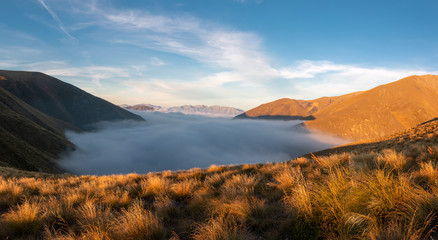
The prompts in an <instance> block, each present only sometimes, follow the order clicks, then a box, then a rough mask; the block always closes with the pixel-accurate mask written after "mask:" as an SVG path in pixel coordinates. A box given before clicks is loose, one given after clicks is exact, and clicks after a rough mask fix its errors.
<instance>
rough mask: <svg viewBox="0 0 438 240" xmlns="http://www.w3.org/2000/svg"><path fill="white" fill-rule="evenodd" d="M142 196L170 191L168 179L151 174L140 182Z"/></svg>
mask: <svg viewBox="0 0 438 240" xmlns="http://www.w3.org/2000/svg"><path fill="white" fill-rule="evenodd" d="M140 186H141V190H142V193H141V194H142V196H155V195H164V194H167V193H168V192H169V191H170V181H169V180H168V179H166V178H164V177H159V176H151V177H149V178H148V179H147V180H143V181H142V182H141V183H140Z"/></svg>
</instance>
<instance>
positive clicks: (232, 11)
mask: <svg viewBox="0 0 438 240" xmlns="http://www.w3.org/2000/svg"><path fill="white" fill-rule="evenodd" d="M0 9H2V10H3V11H2V14H1V15H0V36H2V37H1V38H0V68H1V69H11V70H28V71H41V72H45V73H47V74H50V75H53V76H56V77H58V78H60V79H61V80H64V81H67V82H69V83H72V84H74V85H76V86H78V87H80V88H82V89H84V90H86V91H89V92H91V93H93V94H95V95H97V96H99V97H103V98H105V99H107V100H109V101H111V102H113V103H115V104H122V103H128V104H136V103H151V104H155V105H162V106H167V107H168V106H174V105H183V104H207V105H226V106H233V107H238V108H241V109H244V110H247V109H250V108H252V107H255V106H257V105H259V104H262V103H265V102H268V101H272V100H275V99H279V98H283V97H289V98H297V99H313V98H317V97H322V96H334V95H340V94H345V93H348V92H352V91H358V90H366V89H369V88H372V87H374V86H377V85H380V84H384V83H388V82H392V81H395V80H397V79H400V78H403V77H406V76H409V75H413V74H417V75H420V74H438V65H437V64H436V63H437V62H438V2H437V1H436V0H416V1H413V0H412V1H405V0H398V1H392V0H386V1H374V0H368V1H359V0H342V1H341V0H332V1H327V0H305V1H304V0H270V1H268V0H199V1H171V0H135V1H134V0H132V1H122V0H90V1H83V0H2V1H1V2H0Z"/></svg>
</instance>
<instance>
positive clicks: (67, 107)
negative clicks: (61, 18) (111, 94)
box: [0, 70, 144, 130]
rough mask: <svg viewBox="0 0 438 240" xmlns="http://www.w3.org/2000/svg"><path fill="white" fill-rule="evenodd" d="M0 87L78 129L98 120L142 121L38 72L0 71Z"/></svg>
mask: <svg viewBox="0 0 438 240" xmlns="http://www.w3.org/2000/svg"><path fill="white" fill-rule="evenodd" d="M0 75H1V76H4V77H5V78H6V79H7V80H2V81H0V87H3V88H4V89H5V90H7V91H8V92H10V93H11V94H13V95H15V96H16V97H18V98H19V99H21V100H22V101H24V102H26V103H27V104H29V105H30V106H32V107H33V108H35V109H37V110H39V111H41V112H43V113H45V114H47V115H49V116H51V117H54V118H56V119H59V120H62V121H64V122H67V123H70V124H71V125H74V126H76V127H77V128H79V129H82V130H89V129H91V128H92V126H91V125H92V124H93V123H96V122H98V121H115V120H125V119H131V120H136V121H144V119H143V118H142V117H140V116H137V115H135V114H133V113H131V112H129V111H126V110H125V109H122V108H120V107H118V106H116V105H114V104H112V103H110V102H108V101H106V100H103V99H101V98H98V97H96V96H93V95H91V94H89V93H87V92H85V91H83V90H81V89H79V88H78V87H76V86H74V85H71V84H69V83H66V82H63V81H61V80H59V79H57V78H54V77H52V76H49V75H46V74H44V73H40V72H24V71H7V70H0Z"/></svg>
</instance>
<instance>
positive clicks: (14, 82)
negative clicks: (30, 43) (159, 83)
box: [0, 70, 144, 173]
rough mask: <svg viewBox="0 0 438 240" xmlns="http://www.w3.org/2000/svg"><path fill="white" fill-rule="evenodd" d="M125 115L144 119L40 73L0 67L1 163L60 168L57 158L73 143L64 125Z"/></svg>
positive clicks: (82, 125)
mask: <svg viewBox="0 0 438 240" xmlns="http://www.w3.org/2000/svg"><path fill="white" fill-rule="evenodd" d="M83 101H85V102H86V104H83ZM71 102H74V104H76V105H75V106H73V107H72V106H69V103H71ZM99 106H103V107H102V109H99V110H96V108H99ZM95 110H96V112H97V113H96V112H94V111H95ZM78 111H82V112H81V114H79V113H78ZM126 119H131V120H139V121H141V120H143V121H144V119H143V118H141V117H140V116H137V115H135V114H133V113H130V112H129V111H126V110H124V109H122V108H119V107H117V106H115V105H113V104H111V103H109V102H107V101H105V100H103V99H100V98H98V97H95V96H93V95H91V94H89V93H86V92H85V91H83V90H81V89H79V88H77V87H75V86H73V85H71V84H68V83H65V82H62V81H61V80H59V79H56V78H53V77H51V76H48V75H45V74H43V73H36V72H22V71H7V70H0V156H1V158H0V166H3V167H13V168H17V169H21V170H30V171H42V172H51V173H59V172H62V170H61V169H59V168H58V167H57V164H56V159H57V158H59V156H60V155H61V154H63V153H64V152H66V151H69V150H72V149H74V148H75V146H74V145H73V144H72V143H71V142H69V141H68V140H67V139H66V137H65V134H64V132H65V131H66V130H70V131H77V132H80V131H84V130H88V129H90V126H92V124H94V123H97V122H99V121H109V120H126Z"/></svg>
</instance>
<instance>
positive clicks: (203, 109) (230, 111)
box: [120, 104, 243, 117]
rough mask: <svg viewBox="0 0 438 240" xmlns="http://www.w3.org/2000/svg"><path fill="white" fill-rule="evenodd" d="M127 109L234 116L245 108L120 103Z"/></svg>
mask: <svg viewBox="0 0 438 240" xmlns="http://www.w3.org/2000/svg"><path fill="white" fill-rule="evenodd" d="M120 106H121V107H124V108H126V109H131V110H138V111H157V112H165V113H169V112H173V113H183V114H186V115H201V116H215V117H234V116H237V115H239V114H241V113H243V110H240V109H237V108H233V107H226V106H219V105H212V106H208V105H181V106H174V107H169V108H163V107H160V106H156V105H151V104H136V105H120Z"/></svg>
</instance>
